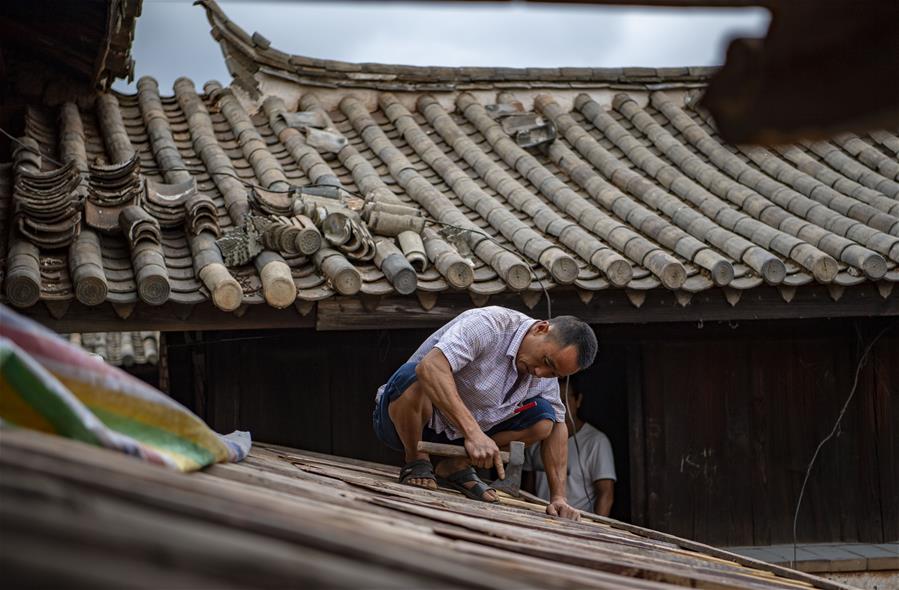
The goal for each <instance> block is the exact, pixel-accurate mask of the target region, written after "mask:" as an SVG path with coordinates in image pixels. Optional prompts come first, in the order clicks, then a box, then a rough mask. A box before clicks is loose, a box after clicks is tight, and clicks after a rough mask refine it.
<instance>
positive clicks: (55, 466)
mask: <svg viewBox="0 0 899 590" xmlns="http://www.w3.org/2000/svg"><path fill="white" fill-rule="evenodd" d="M0 445H2V449H3V452H2V453H0V464H14V465H19V466H24V465H27V467H28V469H29V470H31V471H34V472H38V473H44V474H50V475H52V476H53V477H55V478H61V479H62V480H64V481H72V482H76V483H77V484H78V485H82V486H86V487H88V488H90V489H100V490H106V492H108V493H112V494H115V495H116V496H118V497H122V498H127V499H129V500H130V501H140V502H142V503H144V504H148V505H151V506H154V507H159V508H164V509H166V510H169V511H173V512H175V513H178V514H182V513H183V514H186V515H190V517H191V518H200V519H203V520H209V521H212V522H227V523H229V526H236V527H238V528H240V529H241V530H249V531H255V532H264V533H265V534H266V535H269V536H273V537H275V538H278V539H283V540H289V541H290V542H294V543H296V542H300V543H310V542H311V543H313V545H314V546H316V547H321V548H323V549H327V550H329V551H336V552H337V553H340V554H352V555H354V556H356V557H355V558H357V559H359V558H362V559H365V558H367V557H365V556H368V557H374V556H375V555H380V557H378V558H376V559H377V560H378V561H379V563H395V562H394V561H392V558H390V557H389V555H391V553H390V551H387V549H388V548H380V547H378V548H374V549H373V548H372V547H369V546H368V545H364V546H362V547H360V546H358V545H359V544H361V543H363V542H368V541H373V540H374V539H375V538H377V536H372V535H383V534H384V533H385V532H386V531H385V530H384V528H383V524H380V525H378V526H374V523H367V522H365V521H362V522H359V521H358V519H348V520H344V519H343V518H342V517H341V516H340V511H336V512H335V510H334V507H333V506H324V507H315V506H310V505H307V504H305V503H303V502H299V503H298V502H296V501H289V500H288V499H283V498H282V497H281V496H282V495H281V494H275V493H273V492H270V491H266V490H257V489H252V488H249V489H248V488H247V486H243V485H238V484H234V485H233V486H232V485H224V486H223V485H222V484H223V483H225V482H223V481H217V482H207V481H204V480H205V478H197V477H192V476H186V475H181V474H176V473H171V472H168V471H165V470H163V469H160V468H157V467H154V466H152V465H147V464H144V463H141V462H138V461H135V460H133V459H131V458H129V457H125V456H122V455H119V454H117V453H113V452H109V451H105V450H103V449H96V448H93V447H89V446H86V445H82V444H80V443H75V442H72V441H66V440H61V439H57V438H54V437H46V436H42V435H36V434H33V433H26V432H16V433H8V432H4V433H2V434H0ZM329 473H331V476H332V477H333V475H334V474H333V472H329ZM347 476H349V478H350V479H359V480H360V481H367V482H370V483H369V484H368V485H369V486H370V489H371V490H372V491H375V492H376V493H378V494H383V493H385V492H388V491H389V492H390V493H393V494H399V493H400V492H399V488H405V487H406V486H399V485H398V484H395V483H388V482H385V481H383V479H380V478H379V479H372V478H361V477H359V476H357V475H354V474H353V472H352V471H349V472H348V474H347ZM341 477H346V476H344V475H343V474H341ZM160 486H163V488H164V491H163V490H162V489H160ZM235 486H237V487H235ZM385 488H388V489H385ZM389 488H396V490H394V489H389ZM421 492H424V494H422V493H421ZM403 493H404V494H407V496H408V497H409V498H411V499H413V500H414V501H419V502H420V501H421V499H422V498H429V497H434V498H435V499H434V500H433V502H439V506H451V505H454V504H458V506H459V510H465V511H476V514H477V515H478V516H477V517H476V519H480V520H483V519H484V518H485V517H487V516H486V515H491V516H492V517H493V518H499V519H501V521H505V520H506V519H508V518H510V517H513V516H514V517H516V518H524V520H523V521H521V525H520V526H523V527H525V528H528V527H530V528H533V526H534V524H535V522H534V518H533V515H531V516H529V517H526V516H527V515H526V514H524V513H521V512H519V511H517V510H515V509H511V508H504V507H496V506H494V505H485V504H478V503H474V502H470V501H467V500H463V499H461V498H460V499H459V500H453V501H452V502H449V503H448V502H447V498H451V496H447V495H446V494H438V493H435V492H426V491H424V490H421V491H418V490H411V489H410V491H409V492H403ZM235 502H239V504H236V505H235V504H234V503H235ZM497 510H501V511H502V512H505V513H506V515H503V514H502V513H501V512H497ZM510 511H511V512H510ZM507 515H511V516H507ZM525 517H526V518H525ZM594 520H598V521H600V522H604V523H605V524H603V525H602V526H603V528H604V529H606V528H607V527H609V526H611V525H614V526H615V527H616V528H619V529H621V530H622V531H623V532H619V533H617V535H618V538H616V539H615V542H625V543H627V542H628V541H630V543H634V542H635V541H637V540H638V539H637V538H633V539H631V538H630V537H632V536H633V535H632V534H631V533H628V532H627V529H634V530H636V531H641V532H643V531H642V530H641V529H639V527H634V526H632V525H626V524H624V523H615V522H614V521H608V519H601V518H600V517H594ZM552 523H553V526H552V527H551V532H553V533H556V532H557V531H558V532H562V531H565V532H566V534H568V535H575V536H584V535H585V533H586V531H584V530H583V528H584V525H583V524H580V525H578V524H576V523H571V522H567V521H561V520H555V519H553V520H552ZM609 523H611V524H609ZM390 530H392V531H394V532H393V534H392V535H390V536H389V538H390V539H391V542H390V544H391V545H392V546H393V547H394V548H395V549H396V550H397V551H405V552H406V554H407V555H408V551H410V550H412V551H414V552H415V553H416V555H417V561H416V563H415V564H403V565H402V566H401V567H400V569H402V570H403V571H422V570H423V569H424V568H425V565H426V564H428V563H430V561H429V560H430V559H431V557H430V556H436V555H438V554H440V555H441V556H443V555H444V553H446V550H445V549H444V550H443V553H440V552H439V551H438V552H437V553H434V552H432V551H431V550H430V548H429V547H427V546H421V540H420V539H418V540H413V539H410V540H409V542H410V543H412V544H411V545H408V546H407V543H406V542H405V537H404V536H403V534H400V535H399V537H397V538H394V537H395V536H396V534H397V533H401V532H403V531H404V530H405V529H403V528H400V529H390ZM376 531H377V532H376ZM548 532H549V531H548ZM645 532H646V533H647V534H646V535H645V537H647V538H656V539H660V540H663V541H664V542H666V543H667V542H669V541H674V542H677V544H679V545H681V546H688V547H693V548H697V549H698V550H702V549H701V548H702V547H704V546H702V545H700V544H697V543H691V542H689V541H686V540H683V539H674V538H672V537H670V536H668V535H663V534H661V533H657V532H653V531H645ZM319 534H321V535H322V537H321V538H319V536H318V535H319ZM596 534H597V533H593V534H592V535H587V536H586V538H604V535H605V533H602V534H600V536H599V537H596ZM623 534H626V535H627V536H625V537H621V535H623ZM381 542H382V543H383V540H382V541H381ZM347 543H349V544H350V545H351V546H347V545H346V544H347ZM630 543H629V544H630ZM643 543H645V540H644V541H643ZM413 546H414V547H415V549H411V547H413ZM378 549H383V550H384V553H379V552H378ZM707 549H708V550H709V553H716V552H717V554H718V555H723V556H726V557H728V558H730V557H735V558H736V559H735V560H734V561H739V560H741V559H742V560H743V561H744V562H746V563H750V564H752V565H754V566H759V567H761V568H762V569H766V570H768V571H778V568H774V567H773V566H767V565H766V564H761V563H759V562H754V561H753V560H749V559H745V558H739V557H737V556H732V555H731V554H729V553H726V552H722V551H719V550H715V549H714V548H711V547H708V548H707ZM347 551H349V553H347ZM372 551H374V553H372ZM435 551H436V548H435ZM450 557H451V558H452V559H453V560H454V563H456V564H458V566H461V567H462V569H466V568H467V569H471V568H477V570H478V571H479V572H483V573H479V574H478V578H477V579H478V581H484V582H485V584H494V585H496V584H497V583H502V582H497V581H496V580H493V579H491V574H486V572H487V571H492V572H499V573H500V574H502V575H506V576H510V577H511V578H513V579H515V580H520V579H521V578H520V576H521V572H520V570H516V569H515V568H516V567H518V566H517V565H512V566H510V567H509V568H507V567H506V564H504V563H497V562H496V560H495V559H494V560H486V561H485V560H474V561H472V560H471V558H470V556H469V557H468V558H465V559H462V558H461V557H460V556H458V555H451V556H450ZM695 558H696V559H706V560H708V559H710V558H707V557H704V556H701V555H696V556H695ZM385 560H386V561H385ZM445 561H446V560H445V559H444V563H445ZM463 564H465V565H463ZM485 568H487V569H485ZM779 571H783V572H784V573H785V574H786V575H788V576H789V577H792V578H795V579H808V580H813V581H815V582H817V583H818V584H819V585H820V586H821V587H826V588H840V587H841V586H838V585H834V584H828V583H826V582H824V581H822V580H817V579H815V578H803V577H802V576H801V574H798V573H796V572H790V571H789V570H782V568H781V569H780V570H779ZM440 575H441V576H442V579H447V577H446V576H448V575H451V574H448V573H442V574H440ZM530 575H531V576H533V574H530ZM797 576H798V577H797ZM469 578H470V576H469ZM525 579H528V580H533V579H534V578H533V577H530V578H525ZM467 584H468V585H470V584H471V580H470V579H467ZM520 585H524V583H522V584H520Z"/></svg>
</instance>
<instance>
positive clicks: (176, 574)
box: [0, 468, 430, 588]
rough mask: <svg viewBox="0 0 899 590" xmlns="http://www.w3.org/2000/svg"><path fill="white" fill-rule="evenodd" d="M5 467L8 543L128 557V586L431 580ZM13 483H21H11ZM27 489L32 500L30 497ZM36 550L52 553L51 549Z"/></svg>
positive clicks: (3, 510) (71, 567) (96, 557)
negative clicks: (143, 576) (139, 573)
mask: <svg viewBox="0 0 899 590" xmlns="http://www.w3.org/2000/svg"><path fill="white" fill-rule="evenodd" d="M2 472H3V482H4V483H3V484H0V485H2V486H3V489H2V492H0V493H2V495H3V502H2V504H0V506H2V507H0V522H2V523H3V530H4V538H5V539H7V540H8V543H6V545H12V546H17V545H18V544H19V539H20V538H22V537H25V538H29V539H31V540H32V543H34V544H36V545H39V546H46V545H50V546H56V545H59V546H61V547H66V548H67V549H68V550H69V551H73V552H75V554H76V555H77V554H79V553H80V554H81V555H80V557H81V559H85V558H86V557H87V555H85V554H89V555H90V557H91V559H92V561H93V562H94V563H95V564H96V567H94V568H91V569H99V570H101V571H104V570H106V568H107V566H109V567H110V568H111V569H112V570H113V571H115V572H116V573H117V574H119V575H121V574H124V573H125V572H120V571H119V569H120V565H119V561H120V559H122V558H124V559H125V560H126V563H128V562H130V563H131V564H132V565H134V566H135V570H133V571H132V572H131V573H129V574H128V575H125V576H124V577H121V578H119V580H118V584H119V585H121V584H126V583H127V582H126V580H133V579H135V578H133V576H134V573H135V571H145V572H146V573H148V574H149V576H148V578H149V579H140V585H141V586H143V587H150V586H155V583H150V580H153V579H154V578H155V581H156V582H162V581H166V582H168V585H166V586H163V587H216V588H217V587H233V588H238V587H251V588H252V587H259V588H262V587H265V588H270V587H273V586H275V587H291V586H296V585H297V584H298V583H302V584H304V585H310V586H313V587H315V586H318V587H321V586H327V587H342V588H358V587H360V586H363V585H367V584H372V585H376V586H379V585H384V586H396V585H405V584H411V585H413V586H418V585H421V584H427V583H428V582H429V581H430V579H429V578H428V577H426V576H415V575H406V574H403V573H402V572H399V571H397V570H395V569H391V568H387V567H383V566H378V565H376V564H368V563H364V562H362V563H360V562H357V561H352V560H350V559H347V558H345V557H341V556H338V555H333V554H330V553H326V552H323V551H320V550H317V549H315V548H311V547H303V546H297V545H294V544H291V543H289V542H284V541H279V540H276V539H272V538H269V537H267V536H265V535H262V534H256V533H252V532H245V531H240V530H236V529H234V528H231V527H228V526H223V525H222V524H219V523H209V522H203V521H198V520H195V519H192V518H190V517H189V516H186V515H173V514H171V513H169V512H168V511H166V510H159V509H154V508H153V507H147V506H144V505H141V504H138V503H134V502H128V501H122V500H119V499H116V498H115V497H110V496H106V495H104V494H102V493H101V494H97V493H95V492H94V491H92V490H86V489H84V488H83V487H80V486H78V485H72V484H71V483H70V482H60V481H59V480H58V479H57V478H53V477H48V476H35V475H26V474H24V473H22V472H21V470H16V469H9V468H4V469H2ZM10 483H11V484H12V486H14V488H15V489H14V490H12V489H10V488H8V487H6V486H7V485H9V484H10ZM26 493H27V494H28V496H27V498H23V495H24V494H26ZM59 494H64V496H62V498H61V497H60V496H59ZM63 498H64V499H63ZM37 554H38V555H44V551H38V553H37ZM63 563H65V564H66V570H67V572H66V573H69V572H73V573H75V574H76V576H77V574H78V572H83V571H84V570H85V569H87V568H86V564H85V563H84V562H82V563H80V564H79V563H78V562H72V561H71V557H69V558H66V561H64V562H63ZM225 564H227V565H226V566H225ZM56 565H57V567H58V566H59V564H56ZM223 566H224V567H223ZM82 575H83V574H82ZM106 575H108V574H106ZM160 578H162V579H160ZM201 580H202V582H201Z"/></svg>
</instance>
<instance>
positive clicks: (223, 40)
mask: <svg viewBox="0 0 899 590" xmlns="http://www.w3.org/2000/svg"><path fill="white" fill-rule="evenodd" d="M194 4H199V5H201V6H202V7H203V8H204V9H205V10H206V16H207V18H208V20H209V24H210V25H211V27H212V30H211V35H212V37H213V39H215V40H216V42H218V43H219V45H220V47H221V49H222V55H223V56H224V58H225V64H226V66H227V67H228V71H229V72H230V73H231V75H232V76H234V77H235V78H237V79H239V80H242V81H243V82H246V81H247V80H246V79H247V77H248V76H247V75H248V74H250V76H252V74H254V73H256V72H259V71H263V72H264V73H269V74H272V73H274V72H275V71H279V70H280V71H283V72H288V73H289V74H291V76H290V77H291V78H294V77H299V78H302V79H304V80H309V81H315V80H317V81H318V83H319V84H322V83H324V84H326V85H328V86H332V85H333V86H354V87H361V88H381V87H382V86H385V85H389V86H391V87H392V88H394V89H395V88H397V87H398V86H399V85H408V86H410V90H414V89H416V87H417V86H419V85H422V86H425V85H434V84H435V83H439V84H441V85H446V86H447V87H450V88H453V87H454V86H456V85H459V84H472V83H491V82H530V83H531V84H535V83H539V82H545V83H553V84H558V83H564V82H576V83H581V84H596V85H598V86H607V85H609V84H622V85H632V86H645V85H656V84H685V85H687V84H692V85H695V84H697V83H700V84H704V83H706V82H707V81H708V80H709V78H710V77H711V76H712V75H713V74H714V73H715V72H716V71H717V69H718V68H717V67H708V66H699V67H663V68H653V67H618V68H590V67H551V68H510V67H441V66H411V65H400V64H382V63H350V62H344V61H338V60H330V59H318V58H311V57H306V56H300V55H291V54H288V53H285V52H283V51H280V50H278V49H276V48H274V47H272V45H271V42H270V41H269V40H268V39H266V38H265V37H264V36H263V35H261V34H260V33H258V32H256V33H253V34H249V33H247V32H246V31H245V30H244V29H243V28H241V27H240V26H239V25H237V24H236V23H235V22H234V21H232V20H230V19H229V18H228V17H227V15H226V14H225V13H224V11H223V10H222V9H221V8H220V7H219V5H218V3H217V2H216V1H215V0H196V2H194ZM242 85H244V86H246V85H247V84H246V83H244V84H242ZM253 85H254V86H255V84H253Z"/></svg>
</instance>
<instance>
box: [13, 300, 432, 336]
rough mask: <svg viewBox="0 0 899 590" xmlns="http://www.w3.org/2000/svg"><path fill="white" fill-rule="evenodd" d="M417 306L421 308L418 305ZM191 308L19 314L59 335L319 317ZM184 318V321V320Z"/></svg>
mask: <svg viewBox="0 0 899 590" xmlns="http://www.w3.org/2000/svg"><path fill="white" fill-rule="evenodd" d="M416 305H417V304H416ZM186 307H188V306H185V305H178V304H175V303H171V302H170V303H166V304H165V305H160V306H159V307H151V306H149V305H145V304H143V303H139V304H137V305H136V306H135V308H134V311H133V312H132V313H131V314H130V315H129V316H128V317H127V318H125V319H122V318H121V317H119V315H118V314H117V313H116V312H115V310H114V309H113V307H112V305H111V304H109V303H104V304H102V305H98V306H96V307H86V306H84V305H81V304H80V303H75V302H73V303H72V305H71V306H70V307H69V309H68V311H67V312H66V313H65V315H64V316H62V317H61V318H54V317H53V316H52V315H51V314H50V313H49V312H48V311H47V310H46V309H45V308H44V306H42V305H35V306H33V307H30V308H28V309H19V310H16V311H17V312H18V313H21V314H22V315H25V316H28V317H30V318H32V319H34V320H36V321H38V322H40V323H41V324H43V325H45V326H47V327H48V328H50V329H51V330H55V331H57V332H118V331H125V330H127V331H140V330H153V331H159V332H184V331H190V330H256V329H266V328H312V327H314V326H315V314H312V313H310V314H307V315H305V316H304V315H302V314H300V313H299V312H298V311H297V310H296V308H294V307H289V308H287V309H275V308H273V307H270V306H268V305H265V304H264V303H260V304H258V305H249V306H247V310H246V312H245V313H244V314H243V316H241V317H239V318H238V317H235V316H234V314H233V313H229V312H224V311H221V310H220V309H218V308H216V307H215V306H213V305H212V304H211V303H209V302H206V303H201V304H198V305H196V306H194V307H193V310H191V312H190V314H189V315H187V316H186V317H185V313H184V311H185V308H186ZM182 318H184V319H182Z"/></svg>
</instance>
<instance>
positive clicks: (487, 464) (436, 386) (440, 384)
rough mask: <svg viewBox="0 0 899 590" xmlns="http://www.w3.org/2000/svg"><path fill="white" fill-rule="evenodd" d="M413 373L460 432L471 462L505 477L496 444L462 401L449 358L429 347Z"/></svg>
mask: <svg viewBox="0 0 899 590" xmlns="http://www.w3.org/2000/svg"><path fill="white" fill-rule="evenodd" d="M415 375H416V377H418V382H419V383H420V384H421V386H422V390H423V391H424V393H425V395H427V396H428V398H429V399H430V400H431V403H432V404H434V405H435V406H437V408H438V409H439V410H440V411H441V412H442V413H443V415H444V416H446V417H447V418H448V419H449V420H450V421H451V422H452V423H453V424H454V425H455V426H456V428H458V429H459V431H461V432H462V435H463V436H464V437H465V450H466V451H467V452H468V456H469V458H470V459H471V462H472V465H475V466H477V467H482V468H484V469H489V468H491V467H496V471H497V473H498V475H499V477H500V479H502V478H504V477H505V470H504V468H503V462H502V459H501V458H500V455H499V447H497V446H496V443H495V442H493V439H492V438H490V437H489V436H487V435H486V434H484V431H482V430H481V427H480V426H479V425H478V423H477V421H475V419H474V417H473V416H472V415H471V412H469V411H468V408H466V407H465V404H464V403H462V398H460V397H459V391H458V390H457V389H456V380H455V379H454V378H453V370H452V367H451V366H450V364H449V361H448V360H447V359H446V356H444V354H443V352H442V351H441V350H440V349H439V348H432V349H431V352H429V353H428V354H426V355H425V356H424V358H423V359H421V362H419V363H418V366H417V367H416V368H415Z"/></svg>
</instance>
